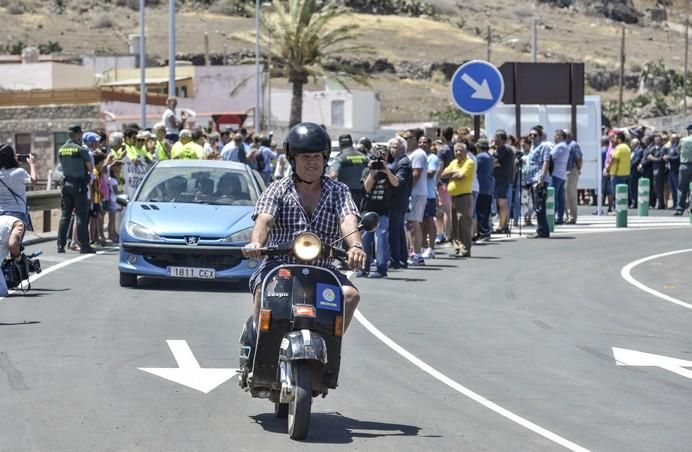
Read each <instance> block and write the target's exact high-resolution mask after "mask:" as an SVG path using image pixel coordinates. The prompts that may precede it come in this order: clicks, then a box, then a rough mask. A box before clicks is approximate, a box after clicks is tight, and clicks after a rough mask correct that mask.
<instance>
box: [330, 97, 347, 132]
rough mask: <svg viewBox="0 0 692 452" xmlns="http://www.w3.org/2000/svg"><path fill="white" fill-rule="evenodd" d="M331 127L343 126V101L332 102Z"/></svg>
mask: <svg viewBox="0 0 692 452" xmlns="http://www.w3.org/2000/svg"><path fill="white" fill-rule="evenodd" d="M332 125H333V126H337V127H343V126H344V101H343V100H333V101H332Z"/></svg>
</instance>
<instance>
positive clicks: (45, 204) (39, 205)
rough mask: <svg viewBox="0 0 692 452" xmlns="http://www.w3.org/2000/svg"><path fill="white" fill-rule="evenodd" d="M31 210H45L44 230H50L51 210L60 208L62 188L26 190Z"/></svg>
mask: <svg viewBox="0 0 692 452" xmlns="http://www.w3.org/2000/svg"><path fill="white" fill-rule="evenodd" d="M26 201H27V204H28V205H29V211H30V212H38V211H43V232H50V231H51V230H52V228H51V224H50V223H51V210H53V209H60V207H61V206H60V190H37V191H28V192H26Z"/></svg>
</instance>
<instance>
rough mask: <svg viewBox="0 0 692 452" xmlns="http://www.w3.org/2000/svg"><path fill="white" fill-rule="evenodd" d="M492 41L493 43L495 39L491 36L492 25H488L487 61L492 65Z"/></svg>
mask: <svg viewBox="0 0 692 452" xmlns="http://www.w3.org/2000/svg"><path fill="white" fill-rule="evenodd" d="M492 41H493V37H492V35H491V34H490V25H488V55H487V57H486V59H485V60H486V61H487V62H488V63H490V44H491V43H492Z"/></svg>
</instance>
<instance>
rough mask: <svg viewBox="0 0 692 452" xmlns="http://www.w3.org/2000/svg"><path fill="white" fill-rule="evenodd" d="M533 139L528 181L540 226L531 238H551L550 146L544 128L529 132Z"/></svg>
mask: <svg viewBox="0 0 692 452" xmlns="http://www.w3.org/2000/svg"><path fill="white" fill-rule="evenodd" d="M529 138H530V139H531V152H530V153H529V159H528V160H529V161H528V168H527V174H526V179H527V180H528V181H530V183H531V196H532V197H533V207H534V209H535V210H536V218H537V220H538V225H537V228H536V233H535V234H531V235H529V236H528V237H529V238H545V239H547V238H549V237H550V229H549V228H548V217H547V216H546V206H545V203H546V199H547V197H548V190H547V187H548V184H550V182H551V178H550V145H549V144H548V143H547V142H546V141H545V139H544V133H543V127H541V126H536V127H534V128H533V129H531V131H530V132H529Z"/></svg>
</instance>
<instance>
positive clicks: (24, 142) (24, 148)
mask: <svg viewBox="0 0 692 452" xmlns="http://www.w3.org/2000/svg"><path fill="white" fill-rule="evenodd" d="M14 149H15V151H17V154H31V134H30V133H16V134H15V135H14Z"/></svg>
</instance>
